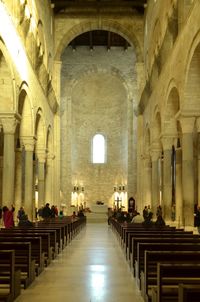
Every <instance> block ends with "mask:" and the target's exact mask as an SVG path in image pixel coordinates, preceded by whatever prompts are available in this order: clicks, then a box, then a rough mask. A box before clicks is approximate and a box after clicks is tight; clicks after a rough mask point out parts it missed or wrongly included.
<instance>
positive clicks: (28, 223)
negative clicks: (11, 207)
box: [18, 213, 33, 227]
mask: <svg viewBox="0 0 200 302" xmlns="http://www.w3.org/2000/svg"><path fill="white" fill-rule="evenodd" d="M18 226H19V227H32V226H33V223H32V222H31V221H30V220H28V215H26V214H25V213H24V215H22V216H21V218H20V220H19V223H18Z"/></svg>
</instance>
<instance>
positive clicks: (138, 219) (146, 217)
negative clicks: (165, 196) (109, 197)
mask: <svg viewBox="0 0 200 302" xmlns="http://www.w3.org/2000/svg"><path fill="white" fill-rule="evenodd" d="M111 217H113V218H115V219H116V220H117V221H118V222H128V223H143V224H144V225H146V226H151V225H154V224H155V225H156V226H165V221H164V219H163V214H162V207H161V205H159V206H158V207H157V210H156V221H153V212H152V210H151V207H150V206H145V207H144V209H143V215H140V213H139V212H138V211H137V210H136V209H134V210H133V211H132V212H130V211H128V212H125V211H122V209H121V208H119V209H114V210H112V209H109V211H108V224H109V223H110V222H109V220H110V219H111Z"/></svg>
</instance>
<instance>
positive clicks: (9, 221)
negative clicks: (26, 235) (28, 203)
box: [0, 206, 32, 229]
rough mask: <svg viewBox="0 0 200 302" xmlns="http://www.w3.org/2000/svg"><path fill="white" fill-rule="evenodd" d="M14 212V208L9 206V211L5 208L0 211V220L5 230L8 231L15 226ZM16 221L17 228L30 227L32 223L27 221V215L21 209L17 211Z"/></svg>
mask: <svg viewBox="0 0 200 302" xmlns="http://www.w3.org/2000/svg"><path fill="white" fill-rule="evenodd" d="M14 212H15V207H14V206H11V208H10V209H9V208H8V207H7V206H3V208H1V210H0V219H3V224H4V227H5V228H6V229H10V228H12V227H14V226H15V221H14ZM17 219H18V225H19V226H32V222H31V221H29V219H28V215H27V214H26V213H25V211H24V208H23V207H21V208H20V209H19V211H18V213H17Z"/></svg>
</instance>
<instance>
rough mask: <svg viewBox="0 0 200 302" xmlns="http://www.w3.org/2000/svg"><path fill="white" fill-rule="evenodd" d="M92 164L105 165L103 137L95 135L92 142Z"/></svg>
mask: <svg viewBox="0 0 200 302" xmlns="http://www.w3.org/2000/svg"><path fill="white" fill-rule="evenodd" d="M92 162H93V164H104V163H105V137H104V136H103V135H102V134H96V135H94V137H93V140H92Z"/></svg>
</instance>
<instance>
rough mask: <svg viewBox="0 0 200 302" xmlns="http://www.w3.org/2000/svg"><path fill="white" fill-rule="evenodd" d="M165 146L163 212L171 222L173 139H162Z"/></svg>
mask: <svg viewBox="0 0 200 302" xmlns="http://www.w3.org/2000/svg"><path fill="white" fill-rule="evenodd" d="M162 144H163V206H164V208H163V212H164V218H165V220H166V221H170V220H171V209H172V167H171V161H172V145H173V138H171V137H164V138H162Z"/></svg>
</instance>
